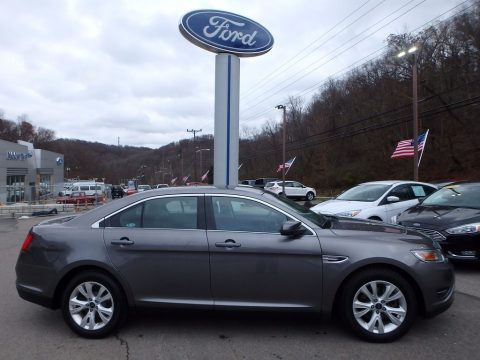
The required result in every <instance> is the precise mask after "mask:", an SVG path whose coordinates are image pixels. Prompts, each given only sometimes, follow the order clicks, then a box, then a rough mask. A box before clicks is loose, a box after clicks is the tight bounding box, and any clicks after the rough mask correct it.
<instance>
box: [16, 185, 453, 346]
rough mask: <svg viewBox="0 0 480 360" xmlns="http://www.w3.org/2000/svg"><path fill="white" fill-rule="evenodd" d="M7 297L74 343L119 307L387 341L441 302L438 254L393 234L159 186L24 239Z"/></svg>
mask: <svg viewBox="0 0 480 360" xmlns="http://www.w3.org/2000/svg"><path fill="white" fill-rule="evenodd" d="M16 273H17V282H16V285H17V290H18V293H19V295H20V296H21V297H22V298H24V299H26V300H28V301H31V302H34V303H37V304H41V305H44V306H47V307H50V308H53V309H56V308H61V309H62V312H63V315H64V318H65V321H66V323H67V324H68V325H69V326H70V328H71V329H72V330H73V331H75V332H76V333H77V334H79V335H81V336H84V337H88V338H100V337H103V336H106V335H108V334H110V333H112V331H114V330H116V329H117V328H118V327H119V326H120V325H121V323H122V322H123V320H124V319H125V317H126V315H127V310H128V307H142V306H177V307H181V306H190V307H202V308H211V309H269V310H280V309H281V310H295V311H299V310H302V311H314V312H319V313H322V314H331V313H333V311H334V310H335V311H336V313H338V314H340V316H341V317H342V318H343V320H344V322H345V324H346V325H347V326H348V327H349V328H350V329H351V330H353V331H354V332H355V333H356V334H357V335H359V336H361V337H363V338H364V339H367V340H369V341H391V340H394V339H396V338H398V337H399V336H401V335H403V334H404V333H405V332H406V331H407V330H408V329H409V328H410V327H411V326H412V324H413V321H414V319H415V317H416V316H417V314H423V315H434V314H438V313H440V312H442V311H444V310H446V309H447V308H448V307H449V306H450V305H451V303H452V301H453V290H454V273H453V270H452V267H451V265H450V263H449V262H448V260H447V259H446V258H445V257H444V256H443V254H442V252H441V250H440V248H439V247H438V245H437V244H436V243H435V242H434V241H432V240H431V239H429V238H427V237H425V236H424V235H421V234H419V233H416V232H414V231H410V230H406V229H405V228H404V227H400V226H395V225H387V224H384V223H380V222H375V221H373V222H372V221H365V220H355V219H339V218H336V217H325V216H323V215H319V214H315V213H313V212H311V211H309V210H307V209H306V208H304V207H301V206H299V205H297V204H295V203H294V202H291V201H290V200H287V199H284V198H280V197H278V196H276V195H275V194H272V193H269V192H266V191H263V190H258V189H254V188H250V187H241V186H240V187H238V188H236V189H233V190H227V189H219V188H215V187H192V188H190V187H179V188H164V189H158V190H152V191H146V192H143V193H138V194H136V195H133V196H128V197H125V198H123V199H120V200H116V201H113V202H111V203H108V204H106V205H103V206H101V207H99V208H96V209H94V210H91V211H89V212H87V213H85V214H83V215H80V216H70V217H63V218H56V219H53V220H48V221H44V222H42V223H40V224H39V225H37V226H34V227H33V228H32V229H31V231H30V232H29V233H28V235H27V237H26V239H25V242H24V243H23V245H22V249H21V252H20V255H19V258H18V261H17V266H16Z"/></svg>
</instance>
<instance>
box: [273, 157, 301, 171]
mask: <svg viewBox="0 0 480 360" xmlns="http://www.w3.org/2000/svg"><path fill="white" fill-rule="evenodd" d="M296 158H297V157H294V158H293V159H291V160H288V161H287V162H286V163H285V164H280V165H278V169H277V172H280V171H282V169H283V168H285V169H287V171H288V169H290V167H291V166H292V165H293V162H294V161H295V159H296Z"/></svg>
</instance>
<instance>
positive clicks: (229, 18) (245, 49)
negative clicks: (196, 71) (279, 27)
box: [179, 10, 273, 57]
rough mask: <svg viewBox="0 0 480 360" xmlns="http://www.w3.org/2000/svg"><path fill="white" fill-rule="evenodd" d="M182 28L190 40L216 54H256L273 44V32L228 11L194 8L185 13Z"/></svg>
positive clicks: (181, 30)
mask: <svg viewBox="0 0 480 360" xmlns="http://www.w3.org/2000/svg"><path fill="white" fill-rule="evenodd" d="M179 28H180V32H181V33H182V35H183V36H185V38H187V39H188V40H189V41H191V42H192V43H194V44H195V45H197V46H200V47H201V48H204V49H205V50H208V51H213V52H216V53H224V52H228V53H232V54H235V55H237V56H244V57H245V56H256V55H261V54H264V53H266V52H267V51H269V50H270V49H271V48H272V46H273V37H272V35H271V34H270V32H269V31H268V30H267V29H265V28H264V27H263V26H262V25H260V24H259V23H257V22H255V21H253V20H250V19H248V18H246V17H244V16H240V15H237V14H233V13H229V12H226V11H218V10H195V11H191V12H189V13H187V14H186V15H185V16H183V18H182V20H181V22H180V24H179Z"/></svg>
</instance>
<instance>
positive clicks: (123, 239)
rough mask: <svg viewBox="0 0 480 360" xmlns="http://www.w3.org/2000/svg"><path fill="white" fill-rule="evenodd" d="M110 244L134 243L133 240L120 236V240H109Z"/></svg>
mask: <svg viewBox="0 0 480 360" xmlns="http://www.w3.org/2000/svg"><path fill="white" fill-rule="evenodd" d="M110 244H112V245H133V244H135V241H133V240H130V239H129V238H127V237H122V238H121V239H120V240H112V241H110Z"/></svg>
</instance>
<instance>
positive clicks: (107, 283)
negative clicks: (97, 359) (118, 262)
mask: <svg viewBox="0 0 480 360" xmlns="http://www.w3.org/2000/svg"><path fill="white" fill-rule="evenodd" d="M62 310H63V315H64V318H65V321H66V322H67V324H68V325H69V326H70V328H71V329H72V330H73V331H75V332H76V333H77V334H79V335H81V336H83V337H87V338H101V337H104V336H106V335H108V334H110V333H111V332H112V331H114V330H115V329H116V328H117V327H118V326H119V325H120V323H121V320H122V319H123V317H124V315H125V312H126V311H125V301H124V298H123V294H122V292H121V290H120V288H119V287H118V285H117V284H116V283H115V282H114V281H113V280H112V279H111V278H110V277H108V276H106V275H104V274H101V273H90V272H89V273H85V274H80V275H78V276H76V277H75V278H74V279H73V280H72V281H71V282H70V284H69V286H68V287H67V289H66V291H65V293H64V296H63V301H62Z"/></svg>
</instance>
